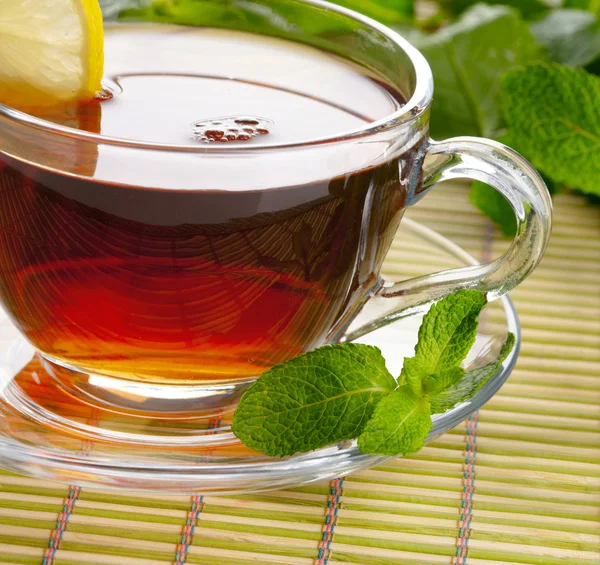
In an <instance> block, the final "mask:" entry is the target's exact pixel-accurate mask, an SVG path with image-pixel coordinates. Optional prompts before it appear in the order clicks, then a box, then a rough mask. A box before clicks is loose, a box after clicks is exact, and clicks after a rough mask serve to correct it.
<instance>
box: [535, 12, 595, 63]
mask: <svg viewBox="0 0 600 565" xmlns="http://www.w3.org/2000/svg"><path fill="white" fill-rule="evenodd" d="M531 31H532V32H533V35H534V36H535V38H536V39H537V40H538V41H539V42H540V43H542V44H543V45H545V46H546V49H547V53H548V57H549V58H550V59H551V60H552V61H556V62H557V63H562V64H563V65H567V66H569V67H585V66H586V65H589V64H590V63H592V62H593V61H595V60H596V59H598V57H600V21H599V20H598V18H597V17H596V16H595V15H594V14H592V13H591V12H585V11H583V10H553V11H552V12H550V13H549V14H548V15H547V16H546V17H545V18H544V19H542V20H540V21H538V22H534V23H533V24H531Z"/></svg>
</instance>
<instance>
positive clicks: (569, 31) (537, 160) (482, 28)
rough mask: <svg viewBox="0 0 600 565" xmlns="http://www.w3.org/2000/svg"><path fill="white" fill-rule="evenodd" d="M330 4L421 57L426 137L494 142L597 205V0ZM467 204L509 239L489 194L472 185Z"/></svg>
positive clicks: (510, 230)
mask: <svg viewBox="0 0 600 565" xmlns="http://www.w3.org/2000/svg"><path fill="white" fill-rule="evenodd" d="M334 1H335V0H334ZM337 3H338V4H341V5H343V6H346V7H349V8H352V9H354V10H357V11H360V12H363V13H364V14H367V15H369V16H371V17H373V18H375V19H379V20H380V21H381V22H383V23H385V24H387V25H389V26H391V27H393V28H395V29H396V30H397V31H399V32H400V33H402V34H404V35H405V36H406V37H407V38H408V39H409V40H410V41H411V42H412V43H414V44H415V45H416V46H417V47H418V48H419V49H420V50H421V51H422V52H423V54H424V55H425V56H426V57H427V59H428V61H429V64H430V65H431V68H432V70H433V74H434V78H435V99H434V102H433V106H432V118H431V135H432V137H433V138H434V139H444V138H447V137H453V136H459V135H473V136H481V137H489V138H492V139H496V140H498V141H501V142H503V143H506V144H507V145H509V146H511V147H512V148H514V149H516V150H517V151H519V152H520V153H522V154H523V155H524V156H525V157H527V158H528V159H529V160H530V161H531V162H532V163H533V165H534V166H535V167H536V168H537V169H538V170H539V171H540V172H541V174H542V176H543V177H544V179H545V180H546V184H547V185H548V188H549V189H550V192H551V193H553V194H555V193H557V192H560V191H561V190H567V189H570V190H577V191H580V192H583V193H585V194H586V195H588V196H589V197H590V205H593V204H594V203H595V204H597V203H598V202H600V200H598V197H600V78H599V77H598V75H600V0H555V1H551V0H487V1H483V2H482V1H481V0H479V1H472V0H436V1H433V0H430V1H418V0H337ZM470 199H471V202H472V203H473V204H475V205H476V206H477V207H478V208H480V209H481V210H482V211H483V212H484V213H486V214H487V215H488V216H490V217H491V218H492V219H493V220H494V221H495V222H496V223H497V224H498V225H499V226H500V228H501V229H502V231H503V233H504V234H505V235H507V236H509V235H512V234H514V232H515V227H516V226H515V220H514V215H513V213H512V210H511V209H510V206H509V204H508V203H507V202H506V200H504V198H503V197H502V196H501V195H499V194H498V193H497V192H496V191H494V190H493V189H491V188H490V187H488V186H487V185H485V184H483V183H480V182H476V183H474V184H473V186H472V188H471V193H470Z"/></svg>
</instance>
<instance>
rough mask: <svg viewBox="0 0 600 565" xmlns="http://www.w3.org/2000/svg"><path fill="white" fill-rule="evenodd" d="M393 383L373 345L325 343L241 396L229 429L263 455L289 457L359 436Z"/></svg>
mask: <svg viewBox="0 0 600 565" xmlns="http://www.w3.org/2000/svg"><path fill="white" fill-rule="evenodd" d="M395 386H396V382H395V380H394V378H393V377H392V376H391V375H390V373H389V372H388V370H387V369H386V367H385V360H384V358H383V356H382V355H381V351H379V349H378V348H376V347H372V346H368V345H361V344H355V343H349V344H343V345H329V346H325V347H321V348H319V349H315V350H314V351H310V352H308V353H305V354H304V355H301V356H300V357H296V358H295V359H292V360H291V361H288V362H287V363H284V364H282V365H277V366H275V367H273V368H272V369H270V370H269V371H267V372H266V373H264V374H263V375H262V376H261V377H260V378H259V379H258V381H256V382H255V383H254V384H253V385H252V386H251V387H250V388H249V389H248V390H247V391H246V393H245V394H244V396H243V397H242V400H241V402H240V404H239V406H238V407H237V409H236V411H235V414H234V419H233V424H232V431H233V433H234V434H235V435H236V436H237V437H238V438H239V439H240V440H241V441H242V443H244V444H245V445H247V446H249V447H251V448H253V449H256V450H257V451H261V452H263V453H266V454H267V455H281V456H284V455H292V454H293V453H297V452H304V451H310V450H312V449H317V448H319V447H323V446H326V445H330V444H332V443H335V442H338V441H342V440H346V439H353V438H356V437H358V436H359V435H360V434H361V433H362V431H363V429H364V427H365V425H366V423H367V421H368V420H369V418H370V417H371V415H372V414H373V410H374V409H375V406H376V404H377V403H378V402H379V401H380V400H381V399H382V398H383V397H384V396H386V395H387V394H389V393H390V392H391V391H392V390H393V389H394V388H395Z"/></svg>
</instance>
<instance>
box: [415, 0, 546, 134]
mask: <svg viewBox="0 0 600 565" xmlns="http://www.w3.org/2000/svg"><path fill="white" fill-rule="evenodd" d="M417 47H419V48H420V50H421V51H422V52H423V54H424V55H425V57H426V58H427V60H428V61H429V64H430V65H431V68H432V70H433V76H434V81H435V97H434V100H433V105H432V115H431V134H432V137H433V138H434V139H443V138H446V137H452V136H456V135H476V136H481V137H495V136H496V135H497V133H498V132H499V131H500V129H501V128H502V115H501V110H500V76H501V75H503V74H504V73H505V72H506V71H508V70H509V69H512V68H515V67H518V66H520V65H523V64H526V63H528V62H531V61H532V60H539V58H540V47H539V46H538V45H537V44H536V42H535V39H534V37H533V35H532V34H531V31H530V30H529V27H528V26H527V24H526V23H525V22H523V21H522V20H521V19H520V18H519V16H518V14H517V13H516V12H515V11H514V10H512V9H510V8H507V7H505V6H486V5H481V4H480V5H477V6H474V7H473V8H471V9H470V10H468V11H467V12H465V13H464V14H463V15H462V16H461V18H460V19H459V20H458V21H457V22H455V23H453V24H450V25H449V26H447V27H444V28H442V29H440V30H439V31H438V32H436V33H434V34H433V35H431V36H428V37H427V38H426V39H424V40H422V41H418V42H417Z"/></svg>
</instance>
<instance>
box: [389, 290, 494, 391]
mask: <svg viewBox="0 0 600 565" xmlns="http://www.w3.org/2000/svg"><path fill="white" fill-rule="evenodd" d="M486 303H487V300H486V297H485V294H484V293H483V292H479V291H477V290H461V291H459V292H457V293H455V294H451V295H450V296H446V297H445V298H443V299H442V300H440V301H439V302H437V303H436V304H434V305H433V306H432V307H431V309H430V310H429V312H427V314H425V316H424V318H423V322H422V323H421V327H420V328H419V341H418V342H417V345H416V347H415V355H414V357H411V358H409V359H405V360H404V366H403V367H402V374H401V375H400V379H399V382H400V384H401V385H402V384H406V385H407V386H408V387H409V388H410V390H411V391H412V392H413V393H414V394H415V395H416V396H422V394H423V381H424V379H426V378H427V377H430V376H434V378H436V379H437V380H441V381H443V380H444V379H451V378H452V375H454V371H455V370H456V368H457V367H458V366H459V365H460V364H461V363H462V361H463V360H464V358H465V357H466V356H467V353H469V350H470V349H471V347H472V346H473V343H475V336H476V334H477V326H478V323H479V322H478V318H479V314H480V313H481V310H482V309H483V307H484V306H485V305H486ZM449 372H450V373H451V374H450V375H449V374H447V373H449Z"/></svg>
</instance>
